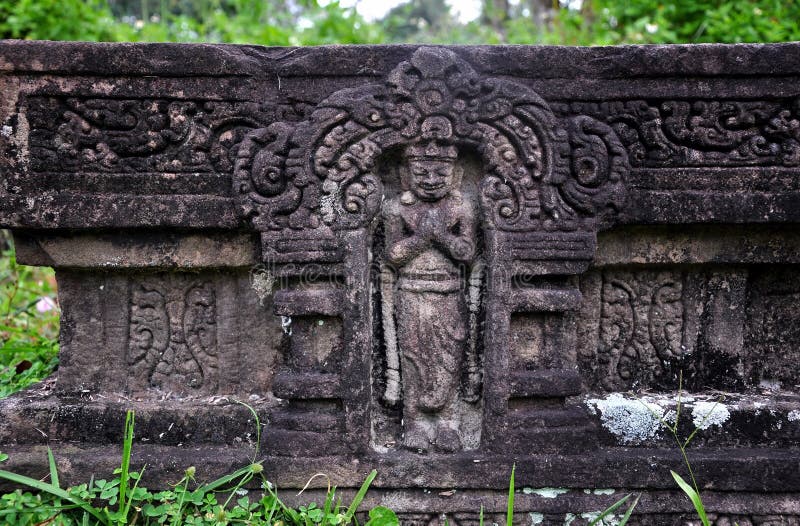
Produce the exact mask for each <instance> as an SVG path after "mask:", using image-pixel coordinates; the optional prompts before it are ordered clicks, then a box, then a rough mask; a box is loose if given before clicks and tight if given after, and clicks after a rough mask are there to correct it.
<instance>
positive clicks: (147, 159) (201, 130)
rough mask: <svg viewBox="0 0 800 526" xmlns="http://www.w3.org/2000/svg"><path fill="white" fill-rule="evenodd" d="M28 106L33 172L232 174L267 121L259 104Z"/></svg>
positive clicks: (65, 102)
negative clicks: (247, 141) (244, 147)
mask: <svg viewBox="0 0 800 526" xmlns="http://www.w3.org/2000/svg"><path fill="white" fill-rule="evenodd" d="M27 104H28V108H29V109H28V113H27V115H28V119H29V122H30V126H31V132H30V148H31V153H32V155H31V160H32V164H31V168H32V170H33V171H35V172H52V171H63V172H77V171H80V172H101V173H114V172H118V173H135V172H173V173H183V172H221V173H228V172H230V171H231V170H232V169H233V164H234V161H235V153H236V150H237V146H238V144H239V142H240V141H241V140H242V138H243V136H244V134H245V133H247V132H249V131H250V130H252V129H255V128H258V127H260V126H262V125H263V123H264V122H266V121H267V119H268V118H267V116H266V114H265V111H264V109H263V108H262V107H261V106H260V105H258V104H254V103H234V102H212V101H199V100H175V99H110V98H80V97H70V98H59V97H32V98H30V99H29V100H28V101H27ZM54 116H55V118H54Z"/></svg>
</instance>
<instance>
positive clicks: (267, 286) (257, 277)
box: [250, 267, 275, 305]
mask: <svg viewBox="0 0 800 526" xmlns="http://www.w3.org/2000/svg"><path fill="white" fill-rule="evenodd" d="M250 287H251V288H252V289H253V291H254V292H255V293H256V297H258V301H259V303H261V305H265V304H266V303H267V300H269V298H270V297H271V296H272V290H273V289H274V288H275V277H274V276H273V275H272V273H271V272H270V271H269V270H267V269H265V268H263V267H256V268H254V269H253V270H252V271H251V272H250Z"/></svg>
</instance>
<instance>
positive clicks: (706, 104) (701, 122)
mask: <svg viewBox="0 0 800 526" xmlns="http://www.w3.org/2000/svg"><path fill="white" fill-rule="evenodd" d="M552 107H553V109H554V111H555V112H556V114H557V115H559V116H574V115H586V116H591V117H592V118H594V119H597V120H598V121H600V122H603V123H605V124H606V125H608V126H610V127H611V128H612V129H613V130H614V131H615V132H616V134H617V136H618V137H619V139H620V141H621V142H622V143H623V144H624V147H625V150H626V151H627V153H628V160H629V161H630V164H631V166H634V167H652V168H659V167H684V166H686V167H691V166H791V167H796V166H800V99H798V98H791V99H777V100H759V101H749V100H735V99H675V100H663V101H647V100H611V101H604V102H597V103H588V102H576V103H553V104H552Z"/></svg>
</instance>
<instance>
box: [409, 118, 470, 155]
mask: <svg viewBox="0 0 800 526" xmlns="http://www.w3.org/2000/svg"><path fill="white" fill-rule="evenodd" d="M421 128H422V130H421V132H422V133H421V134H420V137H421V139H422V140H421V141H420V142H417V143H414V144H411V145H409V146H408V147H407V148H406V151H405V154H406V159H408V160H410V161H413V160H418V159H426V160H435V161H455V160H456V159H457V158H458V150H457V149H456V147H455V146H453V143H452V137H453V125H452V124H451V123H450V120H449V119H448V118H447V117H442V116H438V115H437V116H433V117H428V118H427V119H425V120H424V121H423V123H422V126H421Z"/></svg>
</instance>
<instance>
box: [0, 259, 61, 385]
mask: <svg viewBox="0 0 800 526" xmlns="http://www.w3.org/2000/svg"><path fill="white" fill-rule="evenodd" d="M58 318H59V309H58V305H57V299H56V282H55V276H54V273H53V270H52V269H48V268H39V267H27V266H24V265H17V263H16V259H15V257H14V249H13V248H11V247H9V248H7V249H5V250H2V252H0V398H4V397H6V396H8V395H10V394H11V393H13V392H15V391H18V390H20V389H24V388H25V387H27V386H29V385H31V384H33V383H35V382H38V381H39V380H41V379H43V378H45V377H47V376H48V375H50V374H51V373H52V372H53V370H54V369H55V367H56V365H57V364H58V341H57V337H58Z"/></svg>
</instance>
